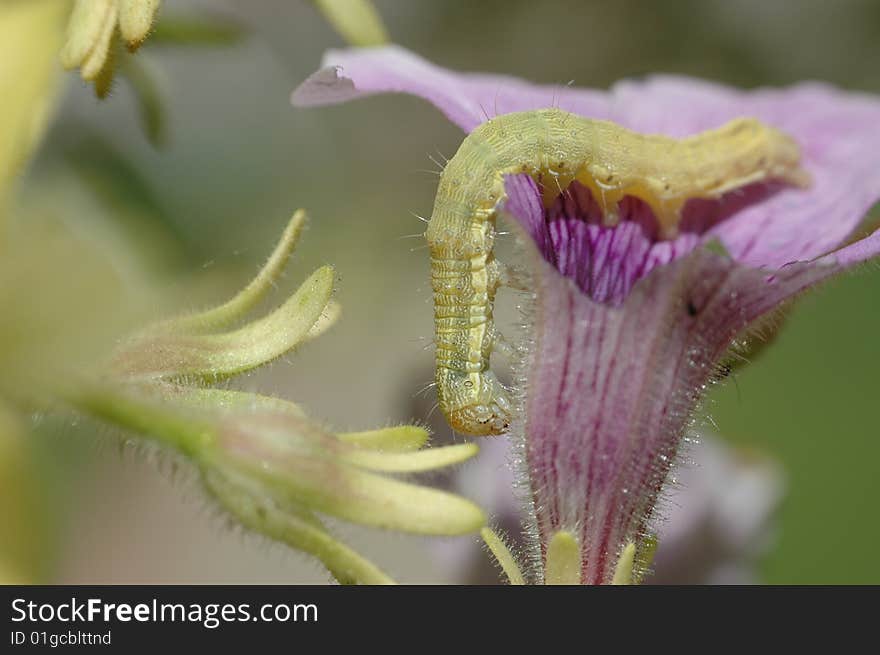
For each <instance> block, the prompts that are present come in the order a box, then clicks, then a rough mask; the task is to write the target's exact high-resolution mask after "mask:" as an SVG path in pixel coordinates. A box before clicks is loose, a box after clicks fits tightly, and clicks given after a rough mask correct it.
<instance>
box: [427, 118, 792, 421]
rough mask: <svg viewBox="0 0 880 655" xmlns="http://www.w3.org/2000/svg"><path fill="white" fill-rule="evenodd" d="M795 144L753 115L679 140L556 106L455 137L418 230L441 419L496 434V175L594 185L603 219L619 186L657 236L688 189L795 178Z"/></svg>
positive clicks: (612, 218) (547, 190) (504, 414)
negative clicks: (427, 275)
mask: <svg viewBox="0 0 880 655" xmlns="http://www.w3.org/2000/svg"><path fill="white" fill-rule="evenodd" d="M799 160H800V152H799V149H798V146H797V144H796V143H795V142H794V141H792V140H791V139H790V138H789V137H788V136H786V135H784V134H783V133H781V132H779V131H777V130H775V129H773V128H770V127H768V126H766V125H764V124H762V123H760V122H759V121H758V120H756V119H752V118H738V119H735V120H733V121H730V122H729V123H726V124H725V125H723V126H721V127H720V128H718V129H715V130H710V131H708V132H703V133H701V134H697V135H694V136H691V137H687V138H684V139H673V138H670V137H665V136H659V135H644V134H639V133H637V132H633V131H630V130H628V129H625V128H623V127H620V126H619V125H616V124H614V123H612V122H609V121H601V120H591V119H587V118H583V117H580V116H576V115H574V114H570V113H568V112H565V111H562V110H560V109H541V110H536V111H529V112H519V113H513V114H506V115H503V116H499V117H497V118H494V119H492V120H490V121H488V122H486V123H484V124H482V125H480V126H479V127H478V128H477V129H475V130H474V131H473V132H472V133H471V134H469V135H468V136H467V138H465V140H464V142H463V143H462V145H461V147H460V148H459V150H458V152H457V153H456V155H455V156H454V157H453V158H452V159H451V160H450V161H449V163H448V164H447V166H446V168H445V169H444V171H443V173H442V175H441V177H440V185H439V187H438V190H437V196H436V199H435V202H434V210H433V213H432V215H431V220H430V221H429V223H428V229H427V232H426V237H427V240H428V244H429V246H430V250H431V279H432V289H433V293H434V318H435V342H436V346H437V352H436V382H437V390H438V395H439V401H440V408H441V410H442V411H443V413H444V415H445V416H446V418H447V420H448V421H449V423H450V425H451V426H452V427H453V428H454V429H456V430H458V431H459V432H463V433H466V434H471V435H491V434H500V433H502V432H504V431H506V430H507V427H508V426H509V423H510V419H511V408H510V402H509V401H508V399H507V396H506V394H505V392H504V389H503V388H502V386H501V385H500V383H499V382H498V380H497V379H496V378H495V376H494V375H493V374H492V372H491V370H489V358H490V355H491V353H492V349H493V345H494V339H495V337H494V329H493V323H492V310H493V306H494V299H495V292H496V289H497V287H498V285H499V283H500V281H501V280H502V277H503V276H502V272H501V270H500V267H499V265H498V262H497V261H495V258H494V255H493V245H494V238H495V219H496V213H497V208H498V207H499V205H500V204H501V203H502V202H503V200H504V198H505V193H504V176H505V175H508V174H515V173H526V174H529V175H532V176H533V177H535V178H540V181H541V182H542V184H543V192H544V200H545V203H547V204H549V203H550V202H552V201H553V200H554V199H555V198H556V196H558V195H559V194H560V193H561V192H563V191H564V190H565V188H566V187H567V186H568V185H569V184H571V183H572V182H573V181H575V180H577V181H578V182H579V183H581V184H583V185H584V186H586V187H587V188H589V189H590V191H591V192H592V194H593V197H594V198H595V199H596V201H597V202H598V204H599V206H600V208H601V209H602V212H603V217H604V222H605V224H606V225H609V226H613V225H615V224H616V223H617V221H618V220H619V219H618V215H617V204H618V203H619V202H620V201H621V200H622V199H623V198H624V197H626V196H634V197H636V198H639V199H641V200H642V201H644V202H645V203H646V204H647V205H648V206H649V207H650V208H651V209H652V211H653V212H654V215H655V216H656V219H657V222H658V225H659V230H660V238H673V237H675V236H676V234H677V230H678V224H679V222H680V220H681V212H682V208H683V207H684V205H685V203H686V202H687V201H688V200H690V199H692V198H718V197H720V196H722V195H724V194H725V193H728V192H730V191H732V190H734V189H738V188H741V187H744V186H746V185H749V184H752V183H756V182H762V181H766V180H771V179H772V180H780V181H783V182H786V183H789V184H794V185H797V186H804V185H806V184H807V183H808V182H809V177H808V175H807V173H806V172H805V171H803V169H801V168H800V167H799Z"/></svg>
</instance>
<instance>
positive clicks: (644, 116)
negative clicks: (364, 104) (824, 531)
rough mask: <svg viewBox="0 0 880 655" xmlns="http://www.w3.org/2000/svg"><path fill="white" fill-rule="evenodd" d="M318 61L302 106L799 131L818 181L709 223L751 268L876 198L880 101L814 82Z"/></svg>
mask: <svg viewBox="0 0 880 655" xmlns="http://www.w3.org/2000/svg"><path fill="white" fill-rule="evenodd" d="M324 66H325V68H323V69H322V70H320V71H318V72H317V73H315V74H314V75H313V76H312V77H310V78H309V79H307V80H306V81H305V82H303V84H302V85H300V87H299V88H298V89H297V90H296V91H294V93H293V95H292V101H293V104H295V105H299V106H311V105H324V104H331V103H337V102H344V101H347V100H351V99H353V98H358V97H362V96H367V95H372V94H376V93H383V92H401V93H410V94H413V95H416V96H419V97H421V98H424V99H426V100H428V101H429V102H431V103H432V104H434V105H435V106H436V107H437V108H438V109H440V110H441V111H442V112H443V113H444V114H445V115H446V116H447V117H448V118H449V119H450V120H451V121H452V122H454V123H455V124H457V125H458V126H459V127H461V128H462V129H463V130H465V131H468V132H469V131H471V130H473V129H474V128H475V127H476V126H477V125H479V124H480V123H482V122H484V121H485V120H487V119H488V118H489V117H490V116H496V115H499V114H504V113H508V112H514V111H524V110H530V109H538V108H543V107H550V106H557V107H560V108H561V109H565V110H567V111H570V112H572V113H575V114H578V115H581V116H585V117H588V118H598V119H607V120H612V121H614V122H616V123H618V124H620V125H623V126H624V127H628V128H630V129H633V130H636V131H639V132H643V133H651V134H665V135H669V136H674V137H683V136H687V135H691V134H695V133H698V132H702V131H705V130H708V129H712V128H716V127H718V126H720V125H721V124H723V123H724V122H726V121H728V120H730V119H732V118H736V117H740V116H754V117H757V118H759V119H760V120H762V121H764V122H766V123H768V124H770V125H772V126H774V127H777V128H779V129H781V130H783V131H785V132H787V133H789V134H790V135H791V136H793V137H794V138H795V140H796V141H797V142H798V143H799V144H800V146H801V148H802V154H803V158H804V165H805V168H806V169H807V170H808V171H809V172H810V173H811V174H812V176H813V179H814V183H813V186H812V187H810V188H809V189H807V190H802V189H788V188H784V189H774V191H778V193H775V194H773V195H772V197H767V198H764V199H762V200H761V202H759V203H755V204H753V205H751V206H749V207H745V208H740V209H739V211H737V212H735V213H734V214H733V215H732V216H729V217H727V218H726V219H725V220H724V221H722V222H720V223H718V224H717V225H715V226H714V227H713V228H711V229H710V230H709V231H708V232H706V233H705V234H703V239H704V240H706V241H708V240H711V239H715V238H720V239H721V241H722V242H723V243H724V245H725V247H726V248H727V249H728V251H729V252H730V253H731V255H732V256H733V257H734V258H735V259H737V260H740V261H742V262H743V263H746V264H749V265H751V266H755V267H767V268H778V267H780V266H783V265H785V264H788V263H791V262H794V261H805V260H810V259H813V258H815V257H819V256H821V255H823V254H826V253H828V252H830V251H831V250H833V249H834V248H835V247H838V246H839V245H840V244H841V243H843V242H844V241H845V240H846V239H847V238H848V237H849V236H850V235H851V234H852V233H853V230H855V228H856V227H857V226H858V224H859V222H860V221H861V220H862V218H863V217H864V215H865V213H866V212H867V210H868V209H869V208H870V207H871V205H872V204H873V203H875V202H877V200H878V199H880V130H877V129H876V125H878V124H880V100H878V99H877V98H876V97H874V96H870V95H867V94H858V93H847V92H843V91H839V90H837V89H834V88H832V87H830V86H826V85H821V84H816V83H807V84H800V85H797V86H793V87H790V88H787V89H758V90H754V91H742V90H739V89H734V88H730V87H726V86H723V85H720V84H714V83H709V82H703V81H699V80H693V79H688V78H683V77H673V76H652V77H648V78H646V79H645V80H640V81H623V82H620V83H618V84H616V85H614V87H612V88H611V89H610V90H609V91H607V92H606V91H597V90H592V89H573V88H569V87H564V88H559V87H556V86H552V85H546V86H545V85H537V84H530V83H528V82H525V81H522V80H518V79H514V78H511V77H505V76H499V75H484V74H474V73H457V72H454V71H449V70H445V69H442V68H439V67H437V66H434V65H433V64H431V63H429V62H427V61H425V60H424V59H422V58H420V57H418V56H417V55H414V54H412V53H410V52H408V51H406V50H404V49H402V48H400V47H397V46H388V47H385V48H377V49H359V50H358V49H355V50H343V51H335V50H331V51H329V52H328V53H327V54H326V55H325V58H324Z"/></svg>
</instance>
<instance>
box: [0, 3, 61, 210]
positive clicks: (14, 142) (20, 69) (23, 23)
mask: <svg viewBox="0 0 880 655" xmlns="http://www.w3.org/2000/svg"><path fill="white" fill-rule="evenodd" d="M67 8H68V3H67V2H61V1H59V0H27V2H3V3H0V98H3V102H2V103H0V216H2V214H3V206H4V204H5V200H6V196H7V194H8V190H9V185H10V184H11V182H12V180H13V179H14V177H15V175H16V173H17V172H18V171H19V170H20V168H21V167H22V165H23V164H24V163H25V161H26V160H27V157H28V155H29V154H30V152H31V151H32V150H33V148H34V147H35V146H36V144H37V143H38V142H39V140H40V137H41V136H42V134H43V131H44V129H45V126H46V123H47V119H48V116H49V113H50V108H51V106H52V101H53V99H54V97H55V86H56V82H57V79H58V75H57V73H58V65H57V63H56V59H55V57H56V53H57V52H58V48H59V47H60V46H61V41H62V37H63V30H64V18H65V16H66V14H67Z"/></svg>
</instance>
